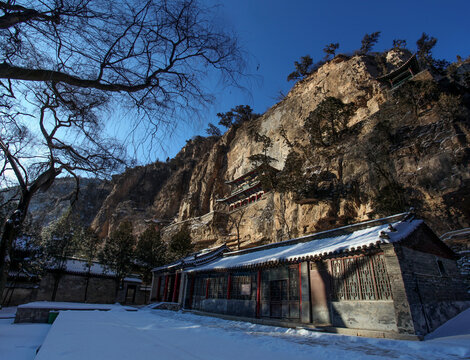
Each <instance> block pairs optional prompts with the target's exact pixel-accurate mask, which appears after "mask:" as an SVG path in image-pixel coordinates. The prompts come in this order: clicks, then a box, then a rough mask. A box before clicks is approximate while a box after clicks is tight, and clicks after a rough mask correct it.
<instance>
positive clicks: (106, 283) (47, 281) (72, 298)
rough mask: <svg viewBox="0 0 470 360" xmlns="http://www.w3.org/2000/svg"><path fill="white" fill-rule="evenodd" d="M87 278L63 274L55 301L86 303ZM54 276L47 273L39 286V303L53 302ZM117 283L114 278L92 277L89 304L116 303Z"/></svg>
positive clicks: (88, 293)
mask: <svg viewBox="0 0 470 360" xmlns="http://www.w3.org/2000/svg"><path fill="white" fill-rule="evenodd" d="M86 282H87V278H86V276H82V275H71V274H63V275H62V276H61V278H60V280H59V284H58V287H57V294H56V298H55V301H69V302H84V301H85V289H86ZM54 283H55V279H54V274H52V273H47V274H46V275H45V276H43V278H42V280H41V283H40V285H39V289H38V294H37V298H36V300H37V301H51V300H52V294H53V291H54ZM115 294H116V282H115V280H114V279H113V278H106V277H91V278H90V279H89V282H88V290H87V299H86V302H89V303H103V304H110V303H113V302H115V299H116V297H115Z"/></svg>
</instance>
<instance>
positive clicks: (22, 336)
mask: <svg viewBox="0 0 470 360" xmlns="http://www.w3.org/2000/svg"><path fill="white" fill-rule="evenodd" d="M15 312H16V308H15V307H10V308H3V309H1V310H0V360H32V359H34V357H35V356H36V350H37V348H38V347H39V346H40V345H41V344H42V343H43V341H44V339H45V338H46V335H47V333H48V332H49V329H50V328H51V325H47V324H13V321H14V320H15Z"/></svg>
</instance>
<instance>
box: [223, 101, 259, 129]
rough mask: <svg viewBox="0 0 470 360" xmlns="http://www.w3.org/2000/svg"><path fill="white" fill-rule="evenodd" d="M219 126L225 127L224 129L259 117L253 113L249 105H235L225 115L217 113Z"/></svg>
mask: <svg viewBox="0 0 470 360" xmlns="http://www.w3.org/2000/svg"><path fill="white" fill-rule="evenodd" d="M217 116H218V117H219V119H220V120H219V125H222V126H225V127H226V128H229V127H231V126H232V125H233V126H238V125H241V124H242V123H244V122H245V121H250V120H253V119H256V118H257V117H258V116H259V115H258V114H254V113H253V109H252V108H251V107H250V106H249V105H237V106H235V107H234V108H232V109H231V110H230V111H227V112H225V113H218V114H217Z"/></svg>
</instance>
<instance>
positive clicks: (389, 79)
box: [377, 54, 420, 89]
mask: <svg viewBox="0 0 470 360" xmlns="http://www.w3.org/2000/svg"><path fill="white" fill-rule="evenodd" d="M419 71H420V68H419V64H418V59H417V58H416V54H414V55H413V56H411V57H410V58H409V59H408V60H407V61H406V62H405V63H403V64H402V65H401V66H400V67H398V68H397V69H395V70H393V71H391V72H389V73H388V74H386V75H383V76H380V77H378V78H377V80H378V81H380V82H382V83H384V84H387V85H389V86H390V87H391V88H392V89H394V88H396V87H398V86H400V85H401V84H403V83H404V82H405V81H407V80H409V79H411V78H412V77H413V76H415V75H416V74H418V73H419Z"/></svg>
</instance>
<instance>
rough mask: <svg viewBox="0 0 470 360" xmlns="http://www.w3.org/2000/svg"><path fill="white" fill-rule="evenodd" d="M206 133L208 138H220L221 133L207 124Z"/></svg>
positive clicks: (210, 124) (215, 127)
mask: <svg viewBox="0 0 470 360" xmlns="http://www.w3.org/2000/svg"><path fill="white" fill-rule="evenodd" d="M206 133H207V134H208V135H209V136H217V137H219V136H222V132H221V131H220V129H219V128H218V127H217V126H215V125H214V124H212V123H209V125H208V128H207V129H206Z"/></svg>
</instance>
